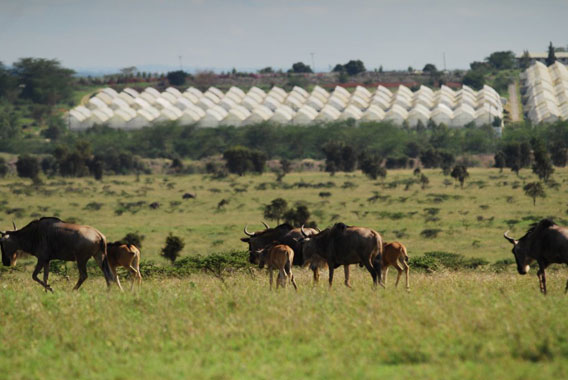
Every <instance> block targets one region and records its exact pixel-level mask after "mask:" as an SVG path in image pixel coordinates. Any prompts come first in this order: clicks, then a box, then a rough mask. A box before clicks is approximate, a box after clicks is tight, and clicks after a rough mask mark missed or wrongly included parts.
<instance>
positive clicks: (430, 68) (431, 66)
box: [422, 63, 438, 73]
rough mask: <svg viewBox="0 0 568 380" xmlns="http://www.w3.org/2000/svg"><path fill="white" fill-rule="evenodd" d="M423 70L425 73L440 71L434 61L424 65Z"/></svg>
mask: <svg viewBox="0 0 568 380" xmlns="http://www.w3.org/2000/svg"><path fill="white" fill-rule="evenodd" d="M422 71H423V72H425V73H435V72H437V71H438V69H437V68H436V65H434V64H433V63H427V64H425V65H424V68H423V69H422Z"/></svg>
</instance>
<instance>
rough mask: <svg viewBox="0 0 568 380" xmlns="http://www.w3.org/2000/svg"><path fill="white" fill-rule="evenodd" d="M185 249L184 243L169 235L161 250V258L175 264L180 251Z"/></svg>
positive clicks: (178, 238) (180, 239)
mask: <svg viewBox="0 0 568 380" xmlns="http://www.w3.org/2000/svg"><path fill="white" fill-rule="evenodd" d="M183 247H185V243H184V241H183V239H182V238H180V237H178V236H174V235H172V233H171V232H170V234H169V235H168V237H167V238H166V245H165V246H164V248H162V253H161V256H162V257H163V258H166V259H168V260H170V261H171V263H172V264H173V263H175V261H176V259H177V258H178V257H179V255H180V252H181V250H182V249H183Z"/></svg>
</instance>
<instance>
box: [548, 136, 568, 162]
mask: <svg viewBox="0 0 568 380" xmlns="http://www.w3.org/2000/svg"><path fill="white" fill-rule="evenodd" d="M550 158H551V159H552V163H553V164H554V166H559V167H564V166H566V162H567V160H568V149H567V148H566V143H565V142H564V141H555V142H554V143H552V145H551V146H550Z"/></svg>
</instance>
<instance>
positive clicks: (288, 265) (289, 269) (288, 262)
mask: <svg viewBox="0 0 568 380" xmlns="http://www.w3.org/2000/svg"><path fill="white" fill-rule="evenodd" d="M291 266H292V263H291V262H290V259H287V260H286V264H284V270H285V271H286V273H290V271H291V270H292V269H291Z"/></svg>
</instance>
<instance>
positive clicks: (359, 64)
mask: <svg viewBox="0 0 568 380" xmlns="http://www.w3.org/2000/svg"><path fill="white" fill-rule="evenodd" d="M332 71H333V72H339V73H342V72H345V73H346V74H347V75H357V74H359V73H364V72H365V71H367V69H365V64H363V61H361V60H359V59H357V60H353V59H352V60H350V61H349V62H347V63H346V64H344V65H341V64H339V63H338V64H337V65H335V67H334V68H333V70H332Z"/></svg>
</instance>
